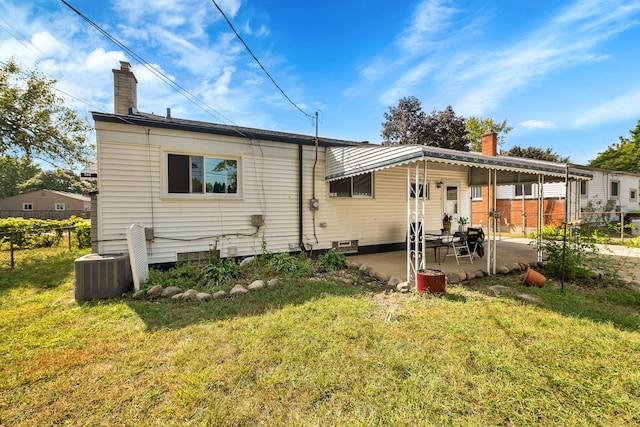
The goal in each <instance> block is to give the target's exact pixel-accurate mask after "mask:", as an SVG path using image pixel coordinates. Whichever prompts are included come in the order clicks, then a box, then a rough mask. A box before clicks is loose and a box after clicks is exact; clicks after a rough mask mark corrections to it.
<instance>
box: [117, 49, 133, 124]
mask: <svg viewBox="0 0 640 427" xmlns="http://www.w3.org/2000/svg"><path fill="white" fill-rule="evenodd" d="M130 68H131V64H130V63H128V62H127V61H120V69H119V70H113V106H114V110H115V111H114V112H115V113H116V114H132V113H135V112H137V111H138V80H136V76H134V75H133V73H132V72H131V70H130Z"/></svg>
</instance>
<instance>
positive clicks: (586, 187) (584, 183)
mask: <svg viewBox="0 0 640 427" xmlns="http://www.w3.org/2000/svg"><path fill="white" fill-rule="evenodd" d="M588 183H589V181H587V180H586V179H583V180H581V181H580V195H581V196H589V185H588ZM583 186H584V191H583Z"/></svg>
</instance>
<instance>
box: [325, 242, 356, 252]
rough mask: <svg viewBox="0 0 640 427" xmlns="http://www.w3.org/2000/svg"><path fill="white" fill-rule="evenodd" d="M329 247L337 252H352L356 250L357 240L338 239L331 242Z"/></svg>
mask: <svg viewBox="0 0 640 427" xmlns="http://www.w3.org/2000/svg"><path fill="white" fill-rule="evenodd" d="M331 248H332V249H333V250H334V251H335V252H336V253H339V254H354V253H357V252H358V241H357V240H340V241H337V242H331Z"/></svg>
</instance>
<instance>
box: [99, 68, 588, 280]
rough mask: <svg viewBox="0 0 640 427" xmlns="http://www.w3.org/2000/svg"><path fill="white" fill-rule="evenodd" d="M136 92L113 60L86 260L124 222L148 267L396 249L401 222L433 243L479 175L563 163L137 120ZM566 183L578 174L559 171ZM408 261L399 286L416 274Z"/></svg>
mask: <svg viewBox="0 0 640 427" xmlns="http://www.w3.org/2000/svg"><path fill="white" fill-rule="evenodd" d="M136 85H137V81H136V79H135V77H134V75H133V73H131V71H130V70H129V64H128V63H126V62H122V63H121V68H120V69H119V70H114V95H115V114H108V113H97V112H94V113H93V118H94V120H95V128H96V142H97V163H96V168H97V169H96V173H97V184H98V192H97V194H96V195H95V206H96V208H95V210H94V211H93V212H92V225H94V226H95V227H96V229H95V232H94V233H93V235H92V238H93V245H92V246H93V251H94V252H97V253H116V252H126V251H127V241H126V235H125V230H126V228H127V227H128V226H129V225H131V224H133V223H136V224H141V225H143V226H144V227H145V228H147V229H148V230H147V232H146V236H147V255H148V260H149V263H150V264H162V263H175V262H176V261H180V260H188V259H197V258H199V257H203V256H204V255H206V253H207V251H209V250H210V249H217V250H219V251H220V255H221V256H222V257H235V256H247V255H254V254H261V253H262V252H263V251H264V250H267V251H269V252H289V251H299V250H300V249H301V247H302V248H304V249H305V250H310V249H312V250H317V249H319V250H326V249H329V248H332V247H333V248H336V249H337V250H339V251H342V252H360V253H362V252H365V251H380V250H389V249H407V248H408V245H407V235H408V234H409V227H410V225H411V224H414V223H416V222H420V223H423V224H424V229H425V231H433V232H437V233H439V232H440V228H441V227H442V217H443V215H444V213H447V214H449V215H452V216H453V217H454V219H455V218H459V217H469V216H470V214H471V204H470V200H469V198H468V197H465V196H464V195H466V194H467V193H468V190H469V187H470V186H471V185H483V184H484V185H486V184H487V182H488V181H487V180H488V177H489V176H491V177H492V178H490V179H491V181H490V182H491V183H492V184H501V183H512V182H522V181H528V180H536V181H537V180H538V179H539V178H538V177H539V176H541V175H542V176H545V177H546V178H547V179H548V180H550V181H554V180H555V181H558V180H564V178H565V169H564V166H563V165H557V164H554V163H551V162H543V163H539V162H538V163H536V162H528V161H523V160H522V159H514V158H506V157H503V156H496V139H495V134H493V133H490V134H488V137H487V138H486V145H487V151H486V152H485V153H484V154H480V153H465V152H460V151H454V150H446V149H440V148H433V147H425V146H392V147H389V146H379V145H372V144H367V143H360V142H354V141H343V140H336V139H328V138H319V139H318V140H316V139H315V138H314V137H312V136H306V135H297V134H291V133H284V132H274V131H268V130H260V129H251V128H244V127H238V126H228V125H222V124H213V123H205V122H197V121H191V120H181V119H175V118H172V117H171V116H170V114H167V116H166V117H161V116H156V115H149V114H144V113H140V112H138V111H137V105H136V100H137V93H136ZM483 142H485V141H484V140H483ZM570 178H571V179H572V180H575V179H589V178H590V175H589V174H588V173H583V172H576V171H574V170H571V173H570ZM514 180H515V181H514ZM485 224H486V223H485ZM454 227H455V221H454ZM408 253H409V251H408ZM414 255H415V257H414V256H413V255H412V258H411V267H410V268H411V271H410V272H409V271H408V274H407V276H408V277H409V278H411V277H415V271H416V269H417V268H420V267H423V268H424V265H425V264H424V262H425V261H424V259H425V257H424V256H423V257H422V258H420V259H419V257H418V255H417V254H414ZM422 255H424V252H423V253H422ZM487 260H488V258H487ZM487 262H488V261H487Z"/></svg>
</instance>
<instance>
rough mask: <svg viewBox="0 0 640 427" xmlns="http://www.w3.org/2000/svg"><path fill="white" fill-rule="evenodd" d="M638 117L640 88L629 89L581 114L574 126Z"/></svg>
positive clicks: (586, 125) (639, 113)
mask: <svg viewBox="0 0 640 427" xmlns="http://www.w3.org/2000/svg"><path fill="white" fill-rule="evenodd" d="M637 117H640V88H636V89H635V90H632V91H629V92H628V93H625V94H623V95H620V96H618V97H617V98H614V99H612V100H611V101H608V102H605V103H604V104H601V105H598V106H597V107H595V108H592V109H591V110H589V111H587V112H585V113H583V114H581V115H580V116H579V117H578V118H577V119H576V121H575V123H574V126H575V127H578V128H580V127H589V126H594V125H598V124H602V123H608V122H616V121H620V120H625V119H631V118H637Z"/></svg>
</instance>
